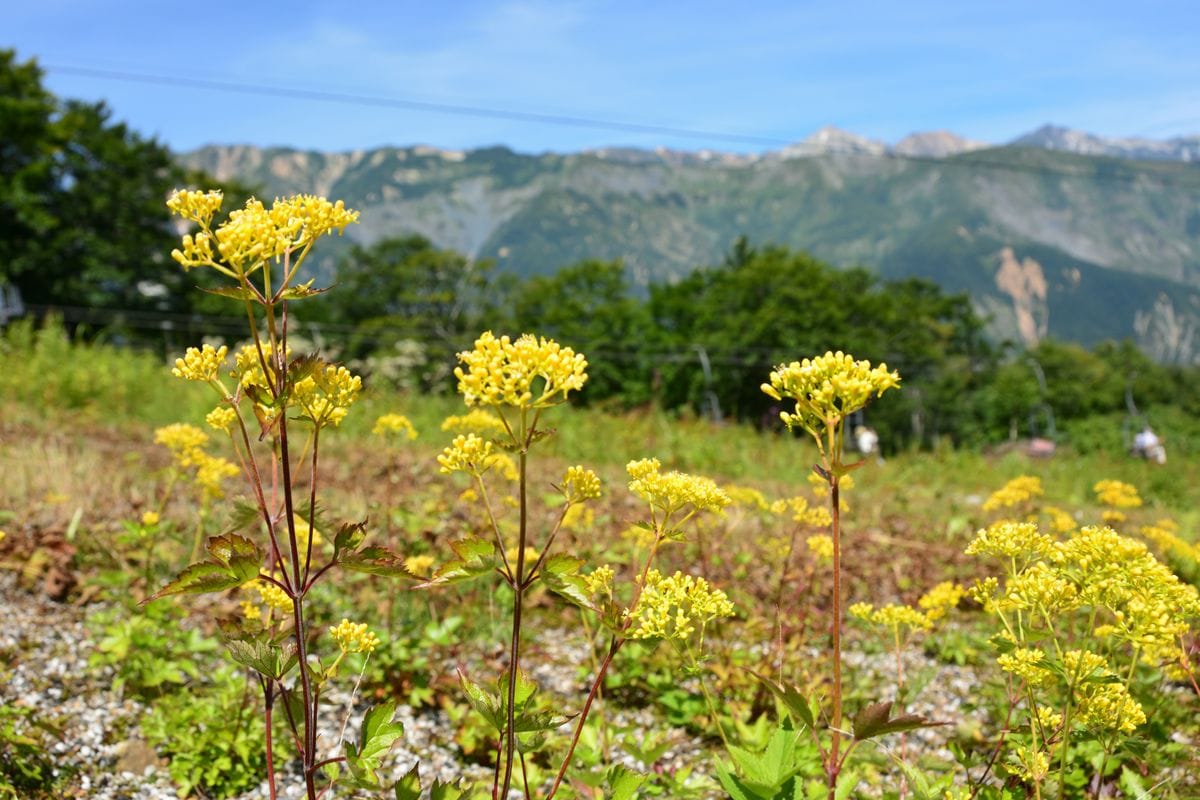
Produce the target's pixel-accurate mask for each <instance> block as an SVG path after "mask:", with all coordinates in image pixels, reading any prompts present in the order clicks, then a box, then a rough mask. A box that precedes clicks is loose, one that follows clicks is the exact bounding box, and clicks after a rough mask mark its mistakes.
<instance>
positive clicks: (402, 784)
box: [393, 762, 421, 800]
mask: <svg viewBox="0 0 1200 800" xmlns="http://www.w3.org/2000/svg"><path fill="white" fill-rule="evenodd" d="M393 788H394V790H395V792H396V800H419V798H420V797H421V763H420V762H417V763H416V764H413V768H412V769H410V770H409V771H408V772H406V773H405V775H404V777H403V778H401V779H400V780H398V781H396V785H395V787H393Z"/></svg>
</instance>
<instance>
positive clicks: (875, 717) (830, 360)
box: [762, 351, 924, 800]
mask: <svg viewBox="0 0 1200 800" xmlns="http://www.w3.org/2000/svg"><path fill="white" fill-rule="evenodd" d="M899 385H900V375H899V374H898V373H896V372H894V371H889V370H888V368H887V365H886V364H879V365H878V366H875V367H872V366H871V364H870V362H868V361H856V360H855V359H854V357H853V356H851V355H848V354H846V353H843V352H841V351H838V352H836V353H834V352H827V353H825V355H823V356H817V357H816V358H811V359H809V358H806V359H804V360H803V361H793V362H791V363H790V364H784V365H781V366H779V367H777V368H776V369H775V370H774V371H772V372H771V376H770V382H769V383H764V384H763V385H762V390H763V392H764V393H766V394H767V395H768V396H770V397H772V398H774V399H775V400H780V401H782V400H784V399H785V398H786V399H787V400H789V401H792V402H794V403H795V406H794V408H793V410H791V411H783V412H781V413H780V419H782V420H783V422H784V424H785V425H787V427H788V430H796V429H799V430H802V431H804V432H805V433H807V434H808V435H809V436H810V437H811V438H812V440H813V442H815V443H816V446H817V451H818V454H819V458H820V461H819V462H818V463H817V464H814V465H813V471H814V472H815V473H816V474H817V475H818V476H819V477H820V479H821V481H823V482H824V483H826V484H828V487H829V493H828V495H829V510H830V516H831V525H830V530H831V537H832V540H833V541H832V545H833V547H832V550H833V553H832V556H833V580H832V583H833V586H832V603H831V606H832V611H831V614H830V623H829V630H830V640H831V650H832V653H831V656H832V658H831V661H832V686H831V695H832V697H831V708H830V710H829V717H828V719H829V728H830V740H829V744H828V746H826V745H825V743H824V742H822V741H821V740H820V738H819V737H817V736H816V731H815V730H813V735H814V738H816V741H817V745H818V747H819V748H820V751H821V757H822V761H823V763H824V765H825V776H826V781H827V784H828V787H829V798H830V800H834V798H835V796H837V790H838V778H839V776H840V774H841V772H842V769H843V766H844V765H845V761H846V758H847V757H848V756H849V754H850V752H851V751H852V750H853V748H854V746H855V744H857V742H858V741H861V740H863V739H866V738H870V737H871V736H878V735H881V734H883V733H889V732H893V731H902V730H906V729H909V728H913V727H917V726H919V725H922V724H924V721H923V720H920V719H919V718H916V717H913V716H911V715H905V716H902V717H896V718H892V717H890V711H891V708H890V704H877V705H875V706H868V707H867V708H866V709H863V711H861V712H860V713H859V714H858V715H857V716H856V717H855V719H854V724H853V733H854V739H855V743H854V744H851V745H850V746H849V747H847V748H846V749H845V750H844V751H843V749H842V738H843V736H844V735H845V732H844V730H843V725H842V716H843V709H842V625H843V617H844V612H843V604H844V597H843V589H842V553H843V549H842V530H841V517H840V512H841V498H840V496H839V492H840V482H841V481H842V480H843V479H845V478H846V476H847V475H849V473H850V472H852V471H853V470H855V469H857V468H858V467H861V466H862V465H863V462H858V463H852V464H847V463H846V462H845V460H844V452H845V434H846V424H845V423H846V419H847V418H848V417H849V416H850V415H851V414H854V413H855V412H857V411H859V410H861V409H862V408H864V407H865V406H866V405H867V403H868V402H870V401H871V399H872V398H873V397H879V396H880V395H882V394H883V393H884V392H885V391H887V390H889V389H894V388H897V387H898V386H899ZM764 682H765V683H767V685H768V687H769V688H772V689H773V690H774V691H775V692H776V693H777V694H778V695H780V696H781V697H782V698H784V699H785V702H786V701H788V700H789V699H790V700H792V701H794V700H795V698H796V697H797V696H798V693H797V692H796V691H795V690H794V689H791V688H790V687H783V686H781V685H779V684H774V683H772V682H766V681H764ZM788 706H789V708H790V709H793V712H794V713H795V714H796V715H797V716H799V717H800V721H801V722H804V723H806V724H807V725H808V727H809V728H810V729H813V728H814V727H815V725H814V723H815V722H816V716H817V715H816V714H814V713H813V710H812V707H811V706H810V705H809V703H808V702H807V701H804V702H788Z"/></svg>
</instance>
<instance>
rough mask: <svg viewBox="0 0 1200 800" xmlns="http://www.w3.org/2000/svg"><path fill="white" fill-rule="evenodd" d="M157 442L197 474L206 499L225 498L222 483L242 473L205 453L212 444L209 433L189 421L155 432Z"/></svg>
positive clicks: (195, 477) (194, 476) (182, 467)
mask: <svg viewBox="0 0 1200 800" xmlns="http://www.w3.org/2000/svg"><path fill="white" fill-rule="evenodd" d="M154 441H155V442H156V443H157V444H161V445H164V446H165V447H166V448H167V449H168V450H170V451H171V454H172V455H173V456H174V457H175V463H176V464H178V465H179V467H180V469H186V470H193V471H194V472H193V479H194V480H195V482H196V485H198V486H199V487H200V488H201V490H203V492H204V496H205V497H206V498H209V499H217V498H220V497H223V496H224V491H223V489H222V488H221V484H222V483H223V482H224V481H225V479H226V478H232V477H234V476H236V475H238V474H240V473H241V470H239V469H238V467H237V466H236V465H235V464H233V463H232V462H230V461H228V460H226V459H224V458H221V457H219V456H212V455H209V454H208V453H206V452H205V451H204V445H205V444H207V443H208V434H206V433H205V432H204V431H202V430H200V429H199V428H197V427H196V426H195V425H189V424H187V423H186V422H177V423H174V424H171V425H165V426H163V427H161V428H159V429H158V430H156V431H155V432H154Z"/></svg>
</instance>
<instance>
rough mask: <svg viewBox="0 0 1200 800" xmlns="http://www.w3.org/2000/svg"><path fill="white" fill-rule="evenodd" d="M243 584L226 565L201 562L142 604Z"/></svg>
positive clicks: (186, 569)
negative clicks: (176, 595)
mask: <svg viewBox="0 0 1200 800" xmlns="http://www.w3.org/2000/svg"><path fill="white" fill-rule="evenodd" d="M255 574H257V573H255ZM243 583H245V581H243V580H242V579H241V578H240V577H238V576H236V575H233V574H231V573H230V571H229V568H228V567H226V566H225V565H224V564H218V563H217V562H216V561H201V562H199V563H198V564H192V565H191V566H189V567H187V568H185V569H184V570H183V572H181V573H179V575H178V576H177V577H176V578H175V580H173V581H171V582H170V583H168V584H167V585H166V586H164V587H163V588H161V589H159V590H158V591H157V592H155V593H154V594H152V595H150V596H149V597H147V598H146V599H145V600H143V601H142V602H143V603H149V602H150V601H151V600H157V599H158V598H160V597H166V596H167V595H171V594H205V593H207V592H220V591H224V590H225V589H232V588H233V587H235V586H241V585H242V584H243Z"/></svg>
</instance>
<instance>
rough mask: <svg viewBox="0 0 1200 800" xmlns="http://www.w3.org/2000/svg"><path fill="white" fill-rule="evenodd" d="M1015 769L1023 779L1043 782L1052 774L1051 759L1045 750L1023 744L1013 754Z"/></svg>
mask: <svg viewBox="0 0 1200 800" xmlns="http://www.w3.org/2000/svg"><path fill="white" fill-rule="evenodd" d="M1012 762H1013V763H1012V764H1011V766H1012V767H1013V771H1014V772H1015V773H1016V774H1017V775H1018V776H1019V777H1020V778H1021V779H1022V780H1026V781H1029V782H1031V783H1041V782H1042V781H1043V780H1045V779H1046V776H1047V775H1049V774H1050V759H1049V758H1048V757H1047V755H1046V753H1045V751H1043V750H1041V749H1039V748H1036V747H1033V746H1032V745H1023V746H1021V747H1018V748H1016V750H1015V751H1014V752H1013V755H1012Z"/></svg>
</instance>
